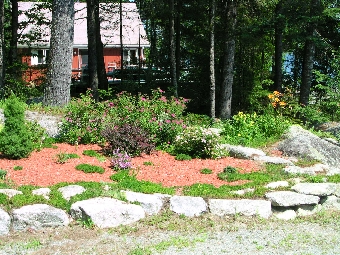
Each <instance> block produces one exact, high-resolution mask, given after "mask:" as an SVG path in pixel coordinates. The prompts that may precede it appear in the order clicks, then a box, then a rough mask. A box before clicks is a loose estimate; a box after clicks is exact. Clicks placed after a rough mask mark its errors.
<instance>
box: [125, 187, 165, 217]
mask: <svg viewBox="0 0 340 255" xmlns="http://www.w3.org/2000/svg"><path fill="white" fill-rule="evenodd" d="M122 192H123V193H124V194H125V197H126V199H127V201H129V202H138V203H139V204H140V206H141V207H142V208H143V209H144V211H145V212H146V213H147V214H149V215H154V214H157V213H159V211H160V210H161V209H162V208H163V204H164V199H165V198H167V197H168V196H167V195H163V194H143V193H137V192H133V191H122Z"/></svg>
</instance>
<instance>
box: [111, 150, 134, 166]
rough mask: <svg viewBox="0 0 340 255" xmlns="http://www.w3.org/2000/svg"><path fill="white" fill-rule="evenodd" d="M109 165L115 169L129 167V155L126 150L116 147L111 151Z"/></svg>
mask: <svg viewBox="0 0 340 255" xmlns="http://www.w3.org/2000/svg"><path fill="white" fill-rule="evenodd" d="M111 166H112V168H113V169H115V170H121V169H129V168H131V157H130V156H129V155H128V154H127V153H126V152H120V150H119V149H116V150H114V151H113V153H112V160H111Z"/></svg>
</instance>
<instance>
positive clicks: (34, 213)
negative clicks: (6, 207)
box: [12, 204, 70, 231]
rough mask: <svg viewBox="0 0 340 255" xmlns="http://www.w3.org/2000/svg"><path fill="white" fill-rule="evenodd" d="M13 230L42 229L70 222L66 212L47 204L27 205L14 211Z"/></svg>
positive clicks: (65, 224)
mask: <svg viewBox="0 0 340 255" xmlns="http://www.w3.org/2000/svg"><path fill="white" fill-rule="evenodd" d="M12 218H13V230H14V231H24V230H27V229H36V230H38V229H42V228H45V227H59V226H67V225H68V224H69V223H70V220H69V217H68V215H67V213H66V212H64V211H63V210H61V209H58V208H54V207H52V206H50V205H46V204H34V205H26V206H23V207H21V208H19V209H15V210H13V211H12Z"/></svg>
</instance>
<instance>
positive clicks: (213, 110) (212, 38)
mask: <svg viewBox="0 0 340 255" xmlns="http://www.w3.org/2000/svg"><path fill="white" fill-rule="evenodd" d="M215 4H216V3H215V0H210V65H209V66H210V117H211V118H213V119H214V118H215V117H216V86H215V8H216V6H215Z"/></svg>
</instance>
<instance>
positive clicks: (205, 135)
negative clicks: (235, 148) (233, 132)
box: [173, 126, 221, 158]
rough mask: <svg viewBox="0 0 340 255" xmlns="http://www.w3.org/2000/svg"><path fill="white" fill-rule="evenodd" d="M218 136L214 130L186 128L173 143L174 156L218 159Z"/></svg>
mask: <svg viewBox="0 0 340 255" xmlns="http://www.w3.org/2000/svg"><path fill="white" fill-rule="evenodd" d="M219 140H220V136H219V134H218V133H217V132H216V130H214V129H204V128H201V127H194V126H193V127H188V128H186V129H184V130H183V132H182V133H181V134H180V135H178V136H177V137H176V139H175V141H174V143H173V146H174V152H175V154H187V155H189V156H191V157H193V158H218V157H220V156H221V155H220V152H219V151H218V148H217V147H218V146H217V145H218V143H219Z"/></svg>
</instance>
